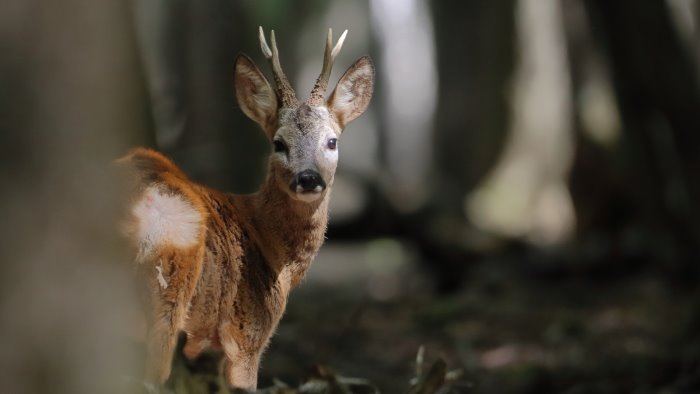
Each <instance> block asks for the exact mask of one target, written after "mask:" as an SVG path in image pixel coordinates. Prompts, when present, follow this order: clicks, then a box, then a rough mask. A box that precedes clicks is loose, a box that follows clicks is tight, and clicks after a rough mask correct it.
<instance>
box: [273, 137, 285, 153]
mask: <svg viewBox="0 0 700 394" xmlns="http://www.w3.org/2000/svg"><path fill="white" fill-rule="evenodd" d="M272 146H273V147H274V149H275V152H286V151H287V145H286V144H285V143H284V141H282V140H274V141H272Z"/></svg>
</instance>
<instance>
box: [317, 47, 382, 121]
mask: <svg viewBox="0 0 700 394" xmlns="http://www.w3.org/2000/svg"><path fill="white" fill-rule="evenodd" d="M373 91H374V65H373V64H372V60H371V59H370V58H369V56H363V57H361V58H359V59H358V60H357V61H356V62H355V64H353V65H352V66H350V68H348V70H347V71H345V74H343V76H342V77H341V78H340V80H339V81H338V85H336V87H335V90H333V94H332V95H331V97H330V98H329V99H328V103H327V105H328V110H329V111H331V113H333V114H334V115H335V118H336V119H337V120H338V123H339V126H340V128H341V129H343V128H345V126H346V125H347V124H348V123H350V122H352V121H353V120H355V118H357V117H358V116H360V115H362V113H363V112H365V110H366V109H367V106H368V105H369V101H370V99H371V98H372V92H373Z"/></svg>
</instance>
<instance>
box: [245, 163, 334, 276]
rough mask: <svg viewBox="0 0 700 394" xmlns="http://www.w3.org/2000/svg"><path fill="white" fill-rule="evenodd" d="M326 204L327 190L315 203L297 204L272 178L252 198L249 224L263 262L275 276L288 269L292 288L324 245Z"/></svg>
mask: <svg viewBox="0 0 700 394" xmlns="http://www.w3.org/2000/svg"><path fill="white" fill-rule="evenodd" d="M329 200H330V186H329V187H328V188H326V190H324V191H323V194H322V195H321V196H320V197H319V198H318V199H317V200H316V201H313V202H311V203H306V202H301V201H297V200H295V199H293V198H292V197H290V196H289V194H287V193H286V192H285V191H284V190H281V189H280V187H279V185H278V184H276V183H275V182H274V180H273V177H272V176H271V175H268V177H267V179H266V181H265V183H264V185H263V187H262V188H261V189H260V191H258V192H257V193H256V194H254V195H252V208H253V209H252V210H251V212H252V213H253V215H252V216H251V222H252V224H253V227H254V228H255V230H256V233H257V238H258V240H259V242H260V243H261V245H260V249H261V251H262V253H263V255H264V257H265V260H266V262H267V264H269V265H270V268H272V269H273V271H274V272H276V273H278V274H279V273H280V272H282V271H283V270H284V269H289V270H290V271H291V272H290V273H291V274H292V283H293V284H296V283H298V281H299V280H301V279H302V278H303V275H304V273H305V272H306V269H307V268H308V267H309V265H310V264H311V261H312V260H313V258H314V256H315V255H316V253H317V252H318V250H319V248H320V247H321V245H322V244H323V240H324V238H325V233H326V227H327V225H328V202H329Z"/></svg>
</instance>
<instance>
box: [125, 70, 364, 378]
mask: <svg viewBox="0 0 700 394" xmlns="http://www.w3.org/2000/svg"><path fill="white" fill-rule="evenodd" d="M360 61H361V62H363V63H362V64H360V65H359V66H358V64H355V65H354V66H353V67H354V68H355V69H357V68H358V67H364V68H363V71H362V72H361V73H360V74H358V75H359V77H358V76H355V77H352V76H351V77H352V78H353V79H357V80H361V81H362V83H363V84H364V85H363V86H361V87H360V86H355V85H354V84H353V81H352V80H350V77H348V78H346V77H345V76H344V77H343V78H342V79H341V82H339V84H338V85H339V86H340V85H341V83H344V84H345V85H344V86H346V88H347V89H345V90H348V92H340V93H338V94H349V95H347V96H345V97H342V98H341V99H342V100H341V101H343V102H344V103H346V104H345V107H337V106H334V105H333V104H329V105H328V107H327V108H324V109H311V108H309V107H307V106H305V105H302V106H301V107H302V108H286V107H281V108H279V107H278V101H277V98H276V97H275V94H274V93H271V88H269V84H268V83H267V80H266V79H265V78H264V76H262V73H260V71H259V70H258V69H257V67H255V65H254V64H253V63H252V61H251V60H250V59H249V58H247V57H240V58H239V59H238V61H237V67H236V82H237V83H236V87H237V97H238V99H239V103H240V104H241V107H242V109H243V110H244V112H246V114H248V115H249V116H250V117H251V118H252V119H253V120H255V121H256V122H258V123H259V124H260V125H261V126H262V128H263V130H264V131H265V133H266V135H268V137H269V138H270V139H272V138H274V137H275V136H276V135H277V132H278V130H282V129H283V128H284V132H280V135H284V137H285V138H286V139H287V140H290V141H288V142H289V143H290V148H289V149H290V152H288V154H287V156H286V158H285V156H284V155H282V154H279V153H278V154H273V157H271V159H270V166H269V173H268V177H267V179H266V181H265V183H264V185H263V186H262V188H261V190H260V191H258V192H257V193H255V194H252V195H233V194H226V193H221V192H218V191H216V190H213V189H210V188H207V187H205V186H201V185H198V184H196V183H194V182H192V181H190V180H189V179H188V178H187V177H186V176H185V174H184V173H183V172H182V171H181V170H180V169H179V168H178V167H177V166H176V165H175V164H174V163H173V162H172V161H170V160H169V159H168V158H166V157H164V156H163V155H161V154H160V153H158V152H155V151H152V150H148V149H144V148H138V149H135V150H133V151H132V152H130V153H129V154H128V155H126V156H125V157H124V158H122V159H120V160H119V163H120V165H121V167H122V168H125V169H127V171H126V172H127V173H128V174H130V175H129V177H130V178H129V179H130V180H131V183H130V184H131V190H130V194H129V195H130V199H129V201H130V203H129V205H128V208H129V210H128V212H127V214H126V215H125V226H124V230H125V234H126V236H127V238H128V240H129V241H130V243H131V245H132V246H133V248H134V255H135V256H136V258H135V266H136V268H137V271H138V272H139V277H140V278H143V279H144V282H145V283H146V288H147V297H146V298H147V299H148V311H147V312H148V336H147V342H148V344H147V350H148V364H147V372H146V375H147V379H149V380H150V381H153V382H156V383H162V382H164V381H165V380H166V379H167V378H168V376H169V374H170V364H171V359H172V355H173V351H174V348H175V345H176V339H177V335H178V332H180V331H184V332H186V333H187V343H186V345H185V348H184V353H185V355H186V356H187V357H189V358H195V357H197V356H198V355H199V354H200V352H201V351H203V350H204V349H207V348H213V349H221V350H222V351H223V352H224V355H225V361H224V373H225V378H226V381H227V383H228V384H229V385H230V386H233V387H242V388H249V389H250V388H255V387H256V384H257V371H258V364H259V361H260V356H261V353H262V352H263V350H264V349H265V347H266V346H267V344H268V342H269V339H270V337H271V335H272V334H273V332H274V330H275V328H276V327H277V324H278V322H279V320H280V318H281V316H282V314H283V312H284V309H285V306H286V303H287V296H288V294H289V291H290V290H291V289H292V288H294V287H296V286H297V285H298V284H299V283H300V282H301V280H302V279H303V277H304V273H305V272H306V270H307V268H308V267H309V265H310V264H311V261H312V260H313V258H314V256H315V255H316V253H317V251H318V249H319V248H320V247H321V244H322V243H323V240H324V234H325V231H326V225H327V221H328V200H329V195H330V188H331V185H332V180H333V175H334V172H335V164H336V163H335V161H334V160H335V159H334V157H336V156H333V155H330V156H329V155H328V154H327V152H325V151H324V149H325V140H323V138H327V137H328V136H329V135H330V136H339V134H340V130H341V129H342V126H344V125H345V123H347V122H348V121H349V120H352V119H354V118H355V117H357V116H358V115H359V114H360V113H362V111H364V109H365V108H366V107H367V104H368V103H369V98H370V96H371V86H372V78H373V69H372V67H371V62H369V59H368V58H362V59H361V60H360ZM360 61H358V63H359V62H360ZM352 70H353V68H352V67H351V69H349V70H348V72H347V73H346V75H347V74H348V73H351V71H352ZM266 89H270V90H266ZM358 90H360V91H362V97H355V96H353V94H356V92H357V91H358ZM333 97H336V93H334V95H333ZM355 100H359V101H355ZM348 102H349V103H351V104H352V105H347V103H348ZM324 107H325V106H324ZM319 114H321V116H319ZM324 114H327V115H324ZM338 117H342V118H340V119H343V121H342V125H341V124H339V122H338V120H336V119H337V118H338ZM280 119H288V121H283V120H280ZM282 122H286V123H284V124H282ZM324 133H325V134H324ZM329 133H330V134H329ZM319 147H320V148H319ZM305 150H306V151H308V150H311V151H310V152H306V151H305ZM275 155H276V156H275ZM336 155H337V153H336ZM328 157H330V159H328ZM329 160H330V162H329ZM309 166H311V167H314V166H315V167H318V168H317V170H318V171H319V173H320V174H321V175H322V177H323V179H324V180H325V182H326V184H327V187H326V188H325V189H324V190H322V191H321V192H320V193H319V196H318V198H316V199H315V200H313V201H307V200H303V201H302V200H299V199H297V198H295V195H294V192H293V191H290V190H289V187H288V183H289V179H291V177H293V176H295V174H296V173H298V172H299V171H302V170H304V169H306V168H311V167H309ZM178 231H180V232H181V233H178Z"/></svg>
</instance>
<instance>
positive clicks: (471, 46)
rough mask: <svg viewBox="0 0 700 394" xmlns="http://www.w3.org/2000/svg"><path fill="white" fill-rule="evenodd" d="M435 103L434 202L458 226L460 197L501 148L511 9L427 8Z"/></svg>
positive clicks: (477, 5)
mask: <svg viewBox="0 0 700 394" xmlns="http://www.w3.org/2000/svg"><path fill="white" fill-rule="evenodd" d="M431 4H432V7H433V13H434V19H435V20H436V21H437V22H436V23H435V35H436V38H437V57H438V75H439V92H440V93H439V102H438V108H437V113H436V122H435V137H434V150H435V155H434V156H435V177H436V182H437V185H433V187H434V190H436V192H435V193H433V198H434V199H435V204H437V205H438V206H439V207H440V208H439V209H440V210H442V211H444V212H445V213H446V214H448V215H449V216H453V217H455V218H458V219H459V220H463V219H464V197H465V196H466V194H467V193H468V192H469V191H471V190H472V189H473V188H474V187H475V185H476V184H477V183H478V182H479V181H480V180H481V179H482V178H483V177H484V175H485V174H486V173H487V171H488V170H489V169H490V168H492V167H493V165H494V163H495V161H496V160H497V158H498V157H499V154H500V153H501V150H502V149H503V147H504V143H505V140H506V134H507V131H508V122H509V119H508V117H507V116H504V114H508V113H509V112H510V111H509V103H508V99H509V87H510V79H511V76H512V73H513V69H514V61H515V34H516V33H515V19H514V15H515V10H514V7H515V2H514V1H513V0H508V1H498V2H494V1H470V2H460V3H448V2H439V1H438V2H432V3H431Z"/></svg>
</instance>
